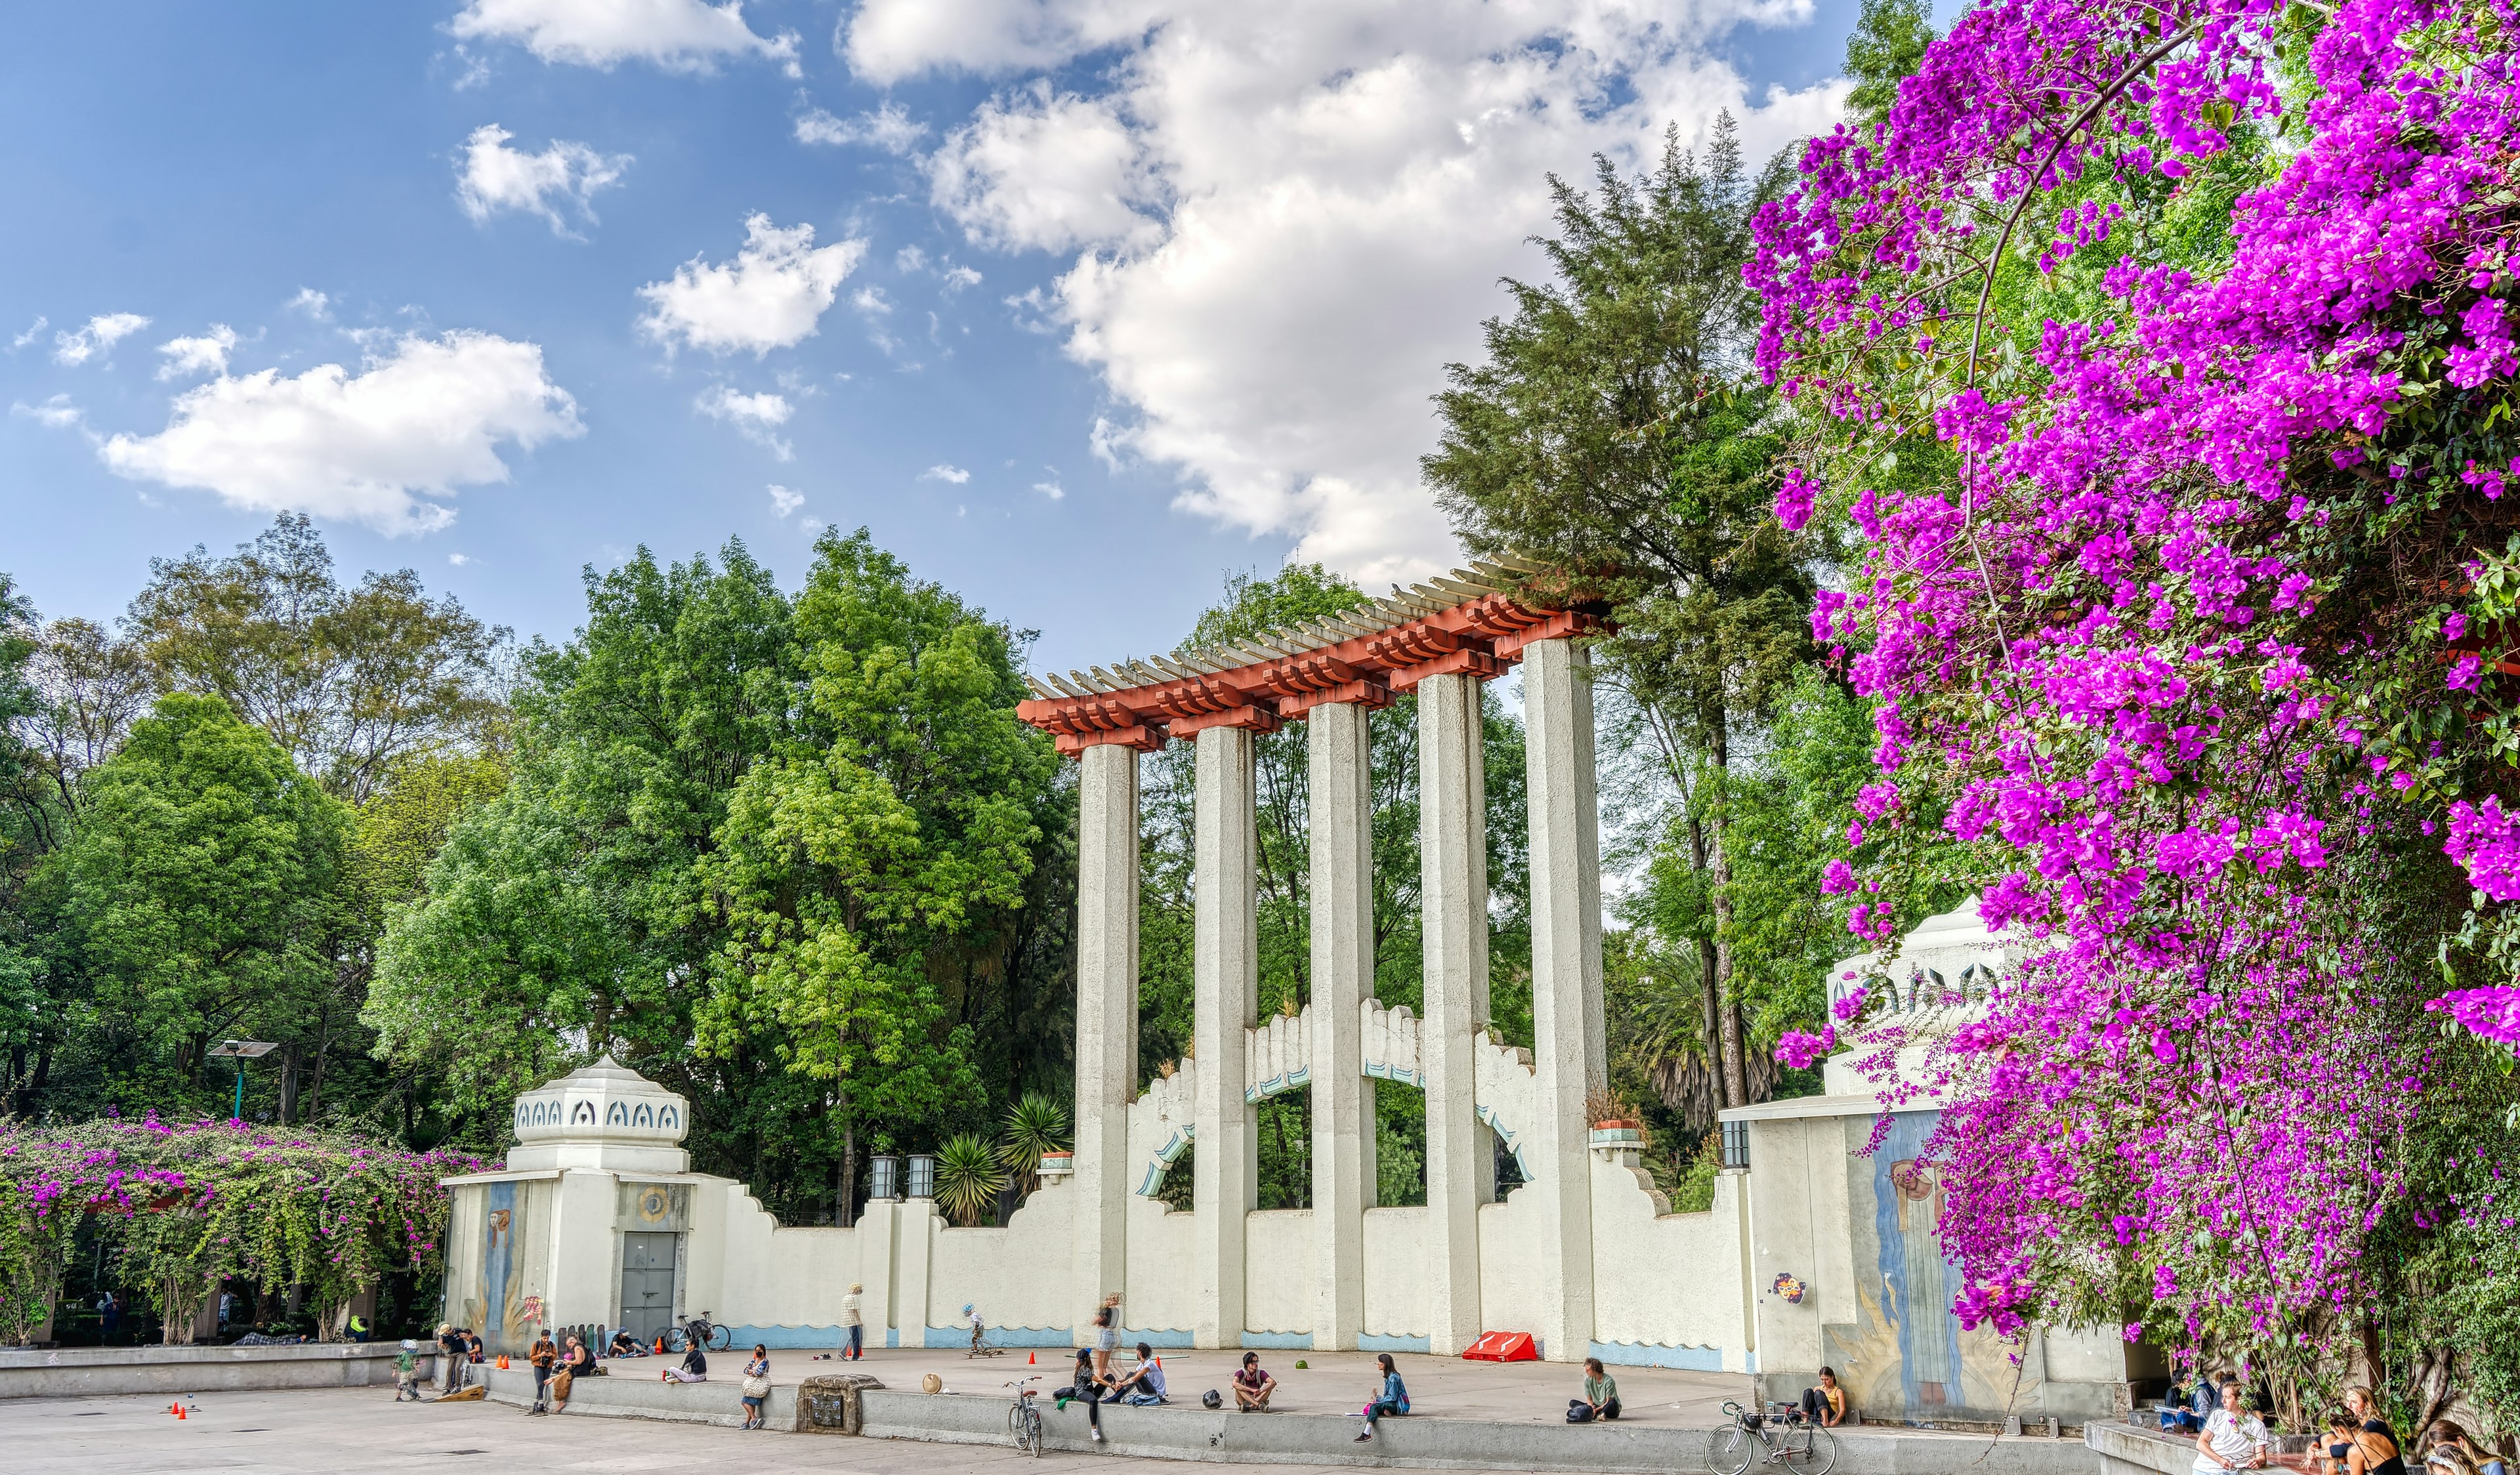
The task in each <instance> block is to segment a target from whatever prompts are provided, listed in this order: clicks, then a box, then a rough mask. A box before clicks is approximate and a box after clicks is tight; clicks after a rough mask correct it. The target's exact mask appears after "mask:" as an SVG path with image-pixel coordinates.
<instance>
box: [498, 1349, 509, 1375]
mask: <svg viewBox="0 0 2520 1475" xmlns="http://www.w3.org/2000/svg"><path fill="white" fill-rule="evenodd" d="M499 1370H500V1371H501V1372H505V1371H507V1370H508V1355H507V1354H506V1353H504V1352H503V1353H501V1354H499Z"/></svg>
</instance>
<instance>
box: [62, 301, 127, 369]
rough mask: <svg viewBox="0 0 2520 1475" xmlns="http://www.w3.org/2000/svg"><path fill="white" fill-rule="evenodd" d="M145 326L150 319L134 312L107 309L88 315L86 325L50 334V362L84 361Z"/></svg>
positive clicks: (82, 362) (75, 362)
mask: <svg viewBox="0 0 2520 1475" xmlns="http://www.w3.org/2000/svg"><path fill="white" fill-rule="evenodd" d="M148 326H149V320H148V319H147V318H144V317H142V316H141V315H140V314H138V313H136V312H109V313H105V314H103V315H101V316H98V317H93V318H90V319H88V320H87V326H86V327H85V328H82V329H79V330H78V331H77V332H75V333H57V334H54V335H53V362H55V363H57V364H84V363H86V362H87V361H88V360H89V359H92V358H94V357H96V356H97V355H98V354H100V353H103V352H105V351H107V350H108V349H110V348H112V346H113V345H114V344H116V343H119V342H121V341H122V340H123V339H124V338H127V337H129V336H131V335H133V334H135V333H138V332H139V331H140V330H141V329H143V328H146V327H148Z"/></svg>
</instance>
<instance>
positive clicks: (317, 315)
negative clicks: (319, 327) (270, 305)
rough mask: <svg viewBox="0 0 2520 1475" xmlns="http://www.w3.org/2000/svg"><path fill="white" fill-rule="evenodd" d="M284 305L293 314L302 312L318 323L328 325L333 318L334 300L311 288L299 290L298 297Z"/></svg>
mask: <svg viewBox="0 0 2520 1475" xmlns="http://www.w3.org/2000/svg"><path fill="white" fill-rule="evenodd" d="M282 305H284V306H286V307H287V308H289V309H290V310H291V311H293V312H302V313H304V314H306V316H308V317H310V318H313V319H314V320H315V321H316V322H318V323H328V322H331V321H332V318H333V299H332V298H331V297H329V296H326V295H325V294H324V293H322V292H320V291H316V290H315V289H313V288H311V287H301V288H299V289H297V295H295V296H293V297H292V298H290V299H289V300H288V301H287V302H286V303H284V304H282Z"/></svg>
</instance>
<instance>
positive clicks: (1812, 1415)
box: [1803, 1367, 1846, 1429]
mask: <svg viewBox="0 0 2520 1475" xmlns="http://www.w3.org/2000/svg"><path fill="white" fill-rule="evenodd" d="M1803 1417H1805V1418H1807V1419H1810V1420H1811V1421H1812V1422H1813V1423H1816V1424H1818V1425H1820V1426H1821V1427H1822V1428H1823V1429H1834V1428H1836V1427H1837V1425H1838V1422H1839V1421H1840V1420H1841V1419H1844V1418H1845V1417H1846V1390H1845V1389H1843V1388H1840V1387H1839V1386H1837V1369H1836V1368H1834V1367H1823V1368H1822V1369H1821V1370H1820V1386H1819V1387H1817V1388H1806V1389H1804V1390H1803Z"/></svg>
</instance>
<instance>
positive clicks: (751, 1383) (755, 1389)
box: [743, 1377, 770, 1398]
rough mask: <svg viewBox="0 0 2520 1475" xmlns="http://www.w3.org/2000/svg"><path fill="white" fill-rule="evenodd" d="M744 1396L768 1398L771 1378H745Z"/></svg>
mask: <svg viewBox="0 0 2520 1475" xmlns="http://www.w3.org/2000/svg"><path fill="white" fill-rule="evenodd" d="M743 1396H744V1397H745V1398H768V1397H769V1396H770V1380H769V1379H768V1378H762V1377H748V1378H745V1379H744V1380H743Z"/></svg>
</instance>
